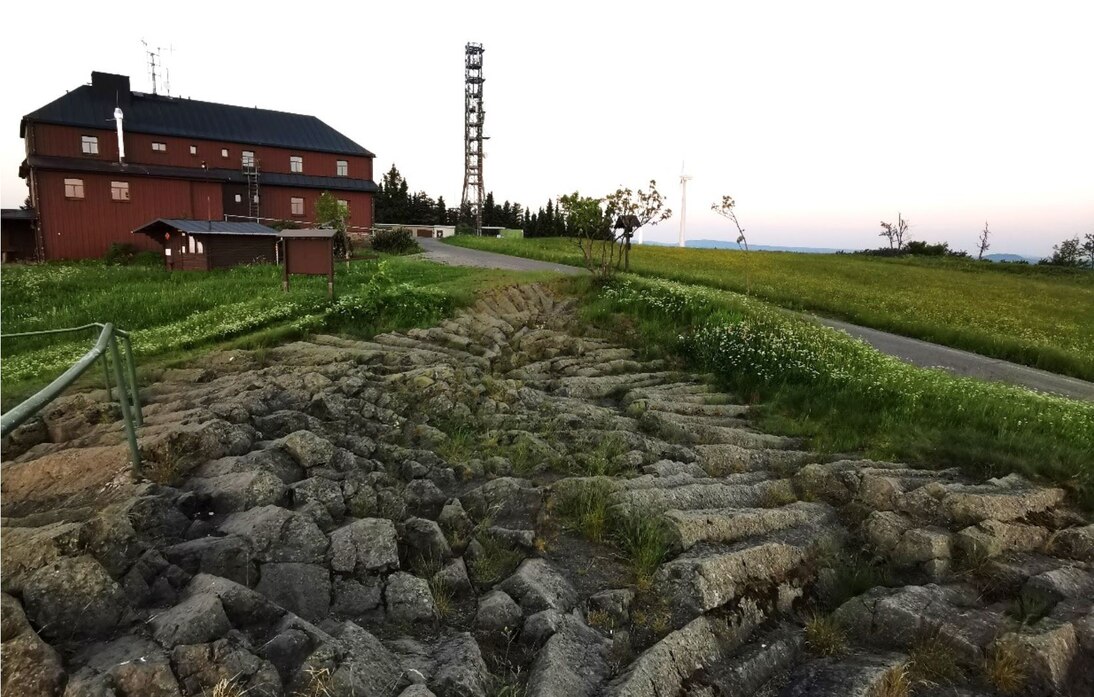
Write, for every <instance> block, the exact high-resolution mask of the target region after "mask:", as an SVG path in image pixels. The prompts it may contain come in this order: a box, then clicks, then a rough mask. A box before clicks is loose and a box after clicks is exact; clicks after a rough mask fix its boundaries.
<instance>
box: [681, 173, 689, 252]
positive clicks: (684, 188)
mask: <svg viewBox="0 0 1094 697" xmlns="http://www.w3.org/2000/svg"><path fill="white" fill-rule="evenodd" d="M690 179H691V177H689V176H688V175H686V174H683V173H681V174H680V186H681V193H680V246H681V247H683V246H684V239H685V230H686V228H687V224H688V181H689V180H690Z"/></svg>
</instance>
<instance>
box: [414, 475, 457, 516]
mask: <svg viewBox="0 0 1094 697" xmlns="http://www.w3.org/2000/svg"><path fill="white" fill-rule="evenodd" d="M403 499H404V500H405V501H406V507H407V510H408V511H409V512H410V513H412V514H413V515H417V516H421V517H422V518H429V519H430V520H435V519H436V518H437V516H439V515H440V514H441V509H442V508H443V507H444V502H445V501H447V500H448V497H447V496H445V494H444V492H443V491H441V489H440V487H438V486H437V485H436V484H434V483H433V482H431V481H430V480H428V479H415V480H413V481H412V482H410V483H409V484H407V485H406V489H405V490H404V492H403Z"/></svg>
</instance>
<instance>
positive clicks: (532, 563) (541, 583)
mask: <svg viewBox="0 0 1094 697" xmlns="http://www.w3.org/2000/svg"><path fill="white" fill-rule="evenodd" d="M498 588H500V589H501V590H503V591H505V592H506V593H508V594H509V595H510V596H511V597H512V598H513V599H514V600H516V601H517V602H519V603H520V606H521V608H522V609H523V610H524V612H525V613H527V614H532V613H534V612H539V611H540V610H547V609H552V610H558V611H559V612H569V611H570V610H572V609H573V607H574V605H576V604H577V593H576V592H575V591H574V587H573V586H572V585H570V582H569V581H567V580H566V578H565V577H564V576H562V574H560V573H559V572H558V571H556V570H555V569H554V567H552V566H551V565H550V564H548V563H547V562H546V561H545V560H543V559H525V560H524V561H523V562H521V564H520V566H518V567H517V570H516V571H515V572H514V573H513V575H512V576H510V577H509V578H507V579H505V580H504V581H502V582H501V583H500V584H499V585H498Z"/></svg>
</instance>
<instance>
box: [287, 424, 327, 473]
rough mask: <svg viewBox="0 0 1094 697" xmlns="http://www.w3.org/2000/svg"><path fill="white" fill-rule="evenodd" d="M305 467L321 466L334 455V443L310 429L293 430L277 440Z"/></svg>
mask: <svg viewBox="0 0 1094 697" xmlns="http://www.w3.org/2000/svg"><path fill="white" fill-rule="evenodd" d="M277 445H278V446H280V447H281V448H283V449H284V450H285V451H286V452H288V453H289V454H290V455H292V456H293V458H295V459H296V461H297V462H299V463H300V465H301V466H303V467H304V468H306V469H310V468H312V467H321V466H323V465H325V464H327V463H328V462H330V459H331V458H332V457H333V456H334V444H333V443H331V442H330V441H329V440H327V439H326V438H322V437H320V436H317V435H315V434H314V433H312V432H311V431H294V432H293V433H290V434H289V435H287V436H285V437H284V438H282V439H280V440H279V441H277Z"/></svg>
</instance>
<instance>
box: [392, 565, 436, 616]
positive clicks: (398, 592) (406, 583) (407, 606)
mask: <svg viewBox="0 0 1094 697" xmlns="http://www.w3.org/2000/svg"><path fill="white" fill-rule="evenodd" d="M384 607H385V608H386V609H387V618H388V620H389V621H391V622H424V621H429V620H432V619H433V618H434V617H435V616H436V614H437V607H436V605H435V604H434V603H433V594H432V593H431V592H430V590H429V583H427V582H426V581H425V579H421V578H418V577H417V576H414V575H412V574H408V573H406V572H404V571H397V572H395V573H393V574H391V575H390V576H388V577H387V586H385V587H384Z"/></svg>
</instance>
